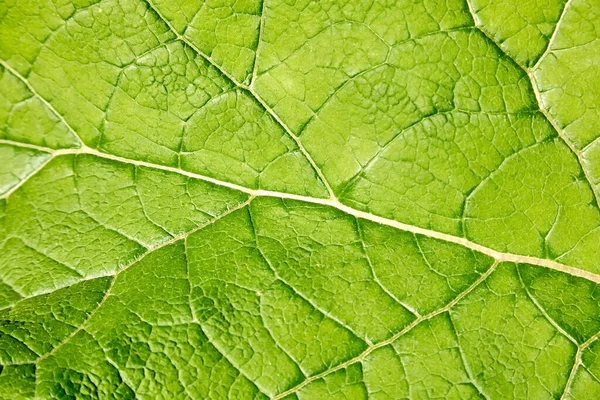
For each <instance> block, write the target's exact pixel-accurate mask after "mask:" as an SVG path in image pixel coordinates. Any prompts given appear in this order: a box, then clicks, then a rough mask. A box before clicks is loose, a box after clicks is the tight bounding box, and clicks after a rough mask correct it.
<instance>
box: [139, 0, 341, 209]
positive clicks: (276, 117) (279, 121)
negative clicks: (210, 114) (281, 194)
mask: <svg viewBox="0 0 600 400" xmlns="http://www.w3.org/2000/svg"><path fill="white" fill-rule="evenodd" d="M143 1H144V2H145V3H146V4H147V5H148V7H149V8H150V9H151V10H152V11H153V12H154V13H155V14H156V15H157V17H158V18H159V19H160V20H161V21H162V22H163V23H164V24H166V25H167V27H168V28H169V29H170V30H171V32H173V33H174V34H175V35H176V36H177V38H178V39H179V40H181V41H182V42H183V43H185V44H186V45H187V46H188V47H189V48H191V49H192V50H194V51H195V52H196V54H198V55H199V56H200V57H202V58H204V59H205V60H206V61H207V62H209V63H210V64H211V65H212V66H213V67H215V68H216V69H217V70H218V71H219V72H220V73H221V74H222V75H223V76H224V77H225V78H227V79H228V80H229V81H230V82H231V83H233V84H234V85H235V86H237V87H239V88H240V89H243V90H245V91H247V92H248V93H250V95H251V96H252V97H253V98H254V99H255V100H256V101H257V102H258V103H259V104H260V105H261V106H262V108H263V109H264V110H265V111H266V112H267V113H268V114H269V115H270V116H271V118H273V119H274V120H275V122H277V124H278V125H279V126H280V127H281V128H282V129H283V130H284V132H286V134H287V135H288V136H289V137H290V138H291V139H292V140H293V141H294V142H296V145H297V146H298V148H299V149H300V151H301V152H302V154H303V155H304V157H305V158H306V160H307V161H308V162H309V164H310V165H311V167H312V168H313V170H314V171H315V173H316V174H317V176H318V177H319V179H320V180H321V182H322V183H323V185H325V187H326V189H327V192H328V193H329V196H330V198H331V199H334V198H335V193H334V192H333V189H332V188H331V186H330V185H329V182H328V181H327V179H325V176H324V175H323V172H322V171H321V169H320V168H319V167H318V165H317V164H316V162H315V161H314V160H313V158H312V156H311V155H310V153H309V152H308V151H307V150H306V148H304V145H303V144H302V142H301V141H300V139H299V138H298V136H297V135H295V134H294V133H293V132H292V131H291V129H290V128H289V127H288V126H287V125H286V124H285V123H284V122H283V120H282V119H281V118H280V117H279V115H277V113H275V111H274V110H273V109H272V108H271V107H270V106H269V105H268V104H267V103H266V102H265V101H264V100H263V99H262V97H260V96H259V95H258V93H256V91H255V90H254V88H253V86H251V85H250V86H249V85H245V84H243V83H241V82H239V81H238V80H237V79H236V78H234V77H233V76H232V75H231V74H229V73H228V72H227V71H225V69H223V67H221V66H220V65H219V64H217V63H216V62H215V61H214V60H213V59H212V58H211V57H210V56H209V55H208V54H205V53H204V52H203V51H201V50H200V49H199V48H198V47H196V45H194V44H193V43H192V42H191V41H190V40H189V39H187V38H186V37H185V36H184V35H181V34H180V33H179V32H178V31H177V30H176V29H175V28H174V27H173V25H171V23H170V22H169V21H168V20H167V19H166V18H165V17H164V16H163V15H162V14H161V13H160V12H159V11H158V9H157V8H156V6H154V4H153V3H152V1H151V0H143Z"/></svg>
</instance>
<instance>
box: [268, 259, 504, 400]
mask: <svg viewBox="0 0 600 400" xmlns="http://www.w3.org/2000/svg"><path fill="white" fill-rule="evenodd" d="M497 265H498V262H495V263H494V264H492V266H491V267H490V268H489V269H488V270H487V271H486V272H485V273H484V274H482V275H481V276H480V277H479V278H478V279H477V280H476V281H475V282H473V283H472V284H471V286H469V287H468V288H467V289H466V290H465V291H463V292H461V293H460V294H459V295H458V296H456V297H455V298H454V299H453V300H452V301H451V302H449V303H448V304H446V305H445V306H444V307H442V308H439V309H437V310H435V311H432V312H430V313H429V314H427V315H424V316H422V317H419V318H417V319H415V320H414V321H413V322H411V323H410V324H409V325H408V326H407V327H406V328H404V329H403V330H401V331H400V332H398V333H396V334H395V335H394V336H392V337H390V338H389V339H386V340H383V341H381V342H378V343H374V344H372V345H370V346H369V347H367V349H365V351H363V352H362V353H361V354H359V355H358V356H356V357H354V358H352V359H350V360H348V361H345V362H343V363H340V364H338V365H336V366H334V367H332V368H329V369H328V370H326V371H323V372H321V373H319V374H317V375H313V376H311V377H309V378H307V379H306V380H305V381H303V382H301V383H299V384H298V385H296V386H294V387H293V388H291V389H288V390H286V391H285V392H282V393H280V394H278V395H277V396H275V397H274V398H273V400H278V399H282V398H284V397H286V396H289V395H291V394H293V393H296V392H298V391H299V390H300V389H302V388H303V387H305V386H306V385H308V384H309V383H311V382H313V381H315V380H318V379H321V378H323V377H325V376H327V375H329V374H331V373H333V372H335V371H339V370H340V369H343V368H346V367H347V366H349V365H351V364H354V363H357V362H362V361H363V360H364V359H365V357H366V356H368V355H369V354H371V353H372V352H373V351H374V350H376V349H378V348H380V347H384V346H387V345H388V344H390V343H393V342H394V341H396V340H397V339H398V338H399V337H401V336H403V335H405V334H406V333H408V332H410V331H411V330H412V329H413V328H415V327H416V326H417V325H419V324H420V323H421V322H423V321H426V320H429V319H431V318H433V317H435V316H436V315H439V314H441V313H444V312H446V311H448V310H450V309H451V308H452V307H454V305H456V303H458V302H459V301H460V300H462V299H463V298H464V297H465V296H466V295H468V294H469V293H471V292H472V291H473V290H474V289H475V288H477V287H478V286H479V285H480V284H481V283H482V282H484V281H485V280H486V279H487V278H488V277H489V276H490V275H491V274H492V273H493V272H494V271H495V270H496V266H497Z"/></svg>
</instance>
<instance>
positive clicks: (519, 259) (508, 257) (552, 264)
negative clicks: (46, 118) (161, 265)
mask: <svg viewBox="0 0 600 400" xmlns="http://www.w3.org/2000/svg"><path fill="white" fill-rule="evenodd" d="M2 143H3V144H10V145H15V146H21V147H27V148H31V149H36V150H39V151H43V152H47V153H51V154H52V155H53V158H54V157H60V156H65V155H79V154H88V155H93V156H96V157H100V158H104V159H108V160H112V161H117V162H120V163H125V164H132V165H136V166H142V167H147V168H153V169H159V170H163V171H168V172H173V173H177V174H180V175H183V176H187V177H189V178H193V179H199V180H203V181H205V182H210V183H212V184H215V185H218V186H223V187H227V188H230V189H234V190H237V191H240V192H244V193H247V194H248V195H250V196H252V197H275V198H280V199H289V200H297V201H303V202H306V203H312V204H320V205H323V206H327V207H333V208H336V209H338V210H340V211H342V212H344V213H346V214H349V215H352V216H354V217H356V218H360V219H364V220H369V221H372V222H375V223H378V224H380V225H385V226H390V227H392V228H396V229H399V230H402V231H406V232H412V233H414V234H418V235H423V236H427V237H430V238H434V239H439V240H443V241H445V242H450V243H456V244H459V245H461V246H464V247H466V248H469V249H471V250H473V251H477V252H479V253H482V254H485V255H488V256H490V257H492V258H494V259H495V260H497V261H498V262H503V261H506V262H513V263H524V264H531V265H537V266H540V267H544V268H549V269H552V270H555V271H560V272H563V273H566V274H569V275H571V276H576V277H579V278H584V279H587V280H590V281H592V282H595V283H600V275H599V274H595V273H593V272H590V271H586V270H583V269H580V268H575V267H571V266H568V265H564V264H561V263H559V262H557V261H553V260H549V259H544V258H538V257H531V256H524V255H519V254H512V253H503V252H500V251H497V250H494V249H492V248H489V247H486V246H483V245H480V244H478V243H475V242H472V241H470V240H468V239H466V238H463V237H458V236H454V235H450V234H447V233H442V232H438V231H434V230H431V229H426V228H422V227H419V226H415V225H410V224H406V223H403V222H399V221H396V220H393V219H389V218H384V217H381V216H378V215H374V214H371V213H368V212H365V211H361V210H357V209H355V208H352V207H349V206H347V205H345V204H343V203H341V202H340V201H339V200H337V199H323V198H317V197H310V196H302V195H298V194H293V193H284V192H276V191H271V190H263V189H250V188H247V187H245V186H241V185H237V184H235V183H231V182H227V181H223V180H220V179H216V178H211V177H209V176H205V175H201V174H197V173H194V172H189V171H185V170H182V169H179V168H174V167H169V166H165V165H160V164H154V163H150V162H147V161H139V160H133V159H129V158H125V157H121V156H116V155H113V154H108V153H103V152H100V151H98V150H96V149H92V148H90V147H87V146H83V147H80V148H77V149H61V150H53V149H50V148H47V147H42V146H36V145H31V144H23V143H20V142H14V141H11V140H4V139H0V144H2ZM44 165H47V163H45V164H44ZM38 171H39V170H38ZM36 172H37V171H36ZM11 192H12V191H11ZM9 193H10V192H9Z"/></svg>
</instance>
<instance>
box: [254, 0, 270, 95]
mask: <svg viewBox="0 0 600 400" xmlns="http://www.w3.org/2000/svg"><path fill="white" fill-rule="evenodd" d="M266 2H267V0H261V2H260V21H259V25H258V37H257V38H256V51H255V52H254V61H253V62H252V76H251V77H250V85H252V84H254V82H255V81H256V77H257V74H258V56H259V50H260V43H261V40H262V37H263V31H264V29H265V14H266V12H267V11H266V9H267V6H266V4H265V3H266Z"/></svg>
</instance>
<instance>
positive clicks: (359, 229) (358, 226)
mask: <svg viewBox="0 0 600 400" xmlns="http://www.w3.org/2000/svg"><path fill="white" fill-rule="evenodd" d="M354 223H355V224H356V231H357V232H358V238H359V241H360V248H361V251H362V253H363V256H364V257H365V260H366V261H367V264H368V265H369V269H370V270H371V275H372V276H373V280H374V281H375V283H377V285H378V286H379V287H380V288H381V290H383V291H384V292H385V293H386V294H387V295H388V296H390V297H391V298H392V299H393V300H394V301H395V302H396V303H398V304H400V305H401V306H402V307H404V308H405V309H406V310H407V311H408V312H410V313H411V314H413V315H414V316H415V317H417V318H418V317H420V316H421V315H420V314H419V312H418V311H417V310H415V309H414V308H413V307H411V306H409V305H408V304H406V303H404V302H403V301H400V299H398V298H397V297H396V296H395V295H394V294H393V293H392V292H390V290H389V289H388V288H387V287H386V286H385V285H384V284H383V283H382V282H381V280H380V279H379V277H378V276H377V273H376V272H375V266H374V265H373V263H372V262H371V257H369V253H368V252H367V248H366V245H365V239H364V234H363V229H362V227H361V224H360V221H359V220H358V219H356V218H354Z"/></svg>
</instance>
